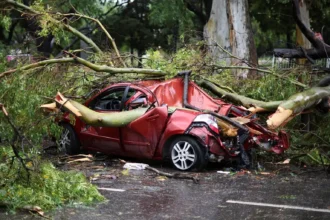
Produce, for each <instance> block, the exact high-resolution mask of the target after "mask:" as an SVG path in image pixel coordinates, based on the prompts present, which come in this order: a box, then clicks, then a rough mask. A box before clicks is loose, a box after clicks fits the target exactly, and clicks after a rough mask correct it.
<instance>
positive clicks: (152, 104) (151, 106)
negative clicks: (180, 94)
mask: <svg viewBox="0 0 330 220" xmlns="http://www.w3.org/2000/svg"><path fill="white" fill-rule="evenodd" d="M156 103H157V101H154V102H153V103H151V105H150V106H149V107H148V108H147V110H146V112H148V111H149V110H150V109H152V108H155V107H156V105H155V104H156Z"/></svg>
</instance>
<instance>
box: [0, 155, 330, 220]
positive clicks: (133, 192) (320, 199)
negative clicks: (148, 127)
mask: <svg viewBox="0 0 330 220" xmlns="http://www.w3.org/2000/svg"><path fill="white" fill-rule="evenodd" d="M134 162H137V161H134ZM148 163H150V162H148ZM150 164H151V165H152V166H153V167H156V168H157V169H159V170H162V171H165V172H171V173H173V172H176V171H175V170H174V169H173V168H171V166H169V165H167V164H161V163H155V162H153V163H150ZM122 166H123V164H122V163H120V162H119V160H118V159H105V160H101V161H94V162H81V163H76V164H71V165H64V166H61V168H62V169H75V170H80V171H82V172H84V173H85V174H86V175H87V177H88V178H89V179H90V180H91V181H92V183H94V184H95V185H97V186H98V187H99V188H110V190H117V191H106V190H104V189H103V190H100V192H101V193H102V194H103V195H104V196H105V197H106V198H107V201H106V202H104V203H101V204H95V205H94V206H90V207H81V206H79V207H77V206H66V207H63V208H59V209H56V210H54V211H52V212H50V213H46V215H47V216H50V217H51V218H52V219H58V220H66V219H72V220H90V219H93V220H97V219H100V220H103V219H104V220H105V219H171V220H172V219H228V220H230V219H290V220H295V219H297V220H298V219H299V220H301V219H330V179H329V177H328V175H327V174H326V172H325V171H323V170H320V169H312V170H309V169H308V170H307V169H305V170H302V169H297V168H295V167H292V166H289V165H274V164H272V165H270V166H271V167H272V169H271V170H269V169H268V170H266V171H264V172H263V173H260V172H255V171H251V172H234V173H231V174H219V173H217V172H216V171H217V170H223V169H224V168H223V167H222V166H219V165H211V166H209V167H208V169H207V170H205V171H204V172H200V173H189V175H193V176H195V177H198V178H199V183H194V181H192V180H181V179H180V180H179V179H172V178H166V177H164V176H160V175H157V174H155V173H154V172H152V171H150V170H130V171H125V170H124V169H123V168H122ZM36 218H40V217H37V216H34V215H31V214H27V213H20V212H18V213H17V214H15V215H11V214H6V210H1V211H0V219H15V220H16V219H27V220H29V219H36Z"/></svg>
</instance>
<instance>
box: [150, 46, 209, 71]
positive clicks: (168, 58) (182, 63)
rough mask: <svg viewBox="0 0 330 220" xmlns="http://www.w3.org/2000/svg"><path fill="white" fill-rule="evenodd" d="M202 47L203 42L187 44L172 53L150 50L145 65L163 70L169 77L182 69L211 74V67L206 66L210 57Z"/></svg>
mask: <svg viewBox="0 0 330 220" xmlns="http://www.w3.org/2000/svg"><path fill="white" fill-rule="evenodd" d="M201 48H202V44H201V43H197V44H195V45H190V46H188V45H187V47H185V48H181V49H179V50H178V51H177V52H176V53H174V54H171V55H168V54H166V53H165V52H163V51H161V50H149V51H147V57H148V59H147V60H146V61H145V63H144V66H145V67H148V68H152V69H160V70H163V71H165V72H167V73H168V77H173V76H175V75H176V74H177V73H178V72H179V71H182V70H192V71H193V73H196V74H204V75H205V74H210V73H211V72H210V69H209V68H207V67H206V66H204V64H205V63H206V62H208V61H209V60H210V59H209V57H208V56H206V55H205V54H204V53H203V52H202V50H201Z"/></svg>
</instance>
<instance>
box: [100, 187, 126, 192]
mask: <svg viewBox="0 0 330 220" xmlns="http://www.w3.org/2000/svg"><path fill="white" fill-rule="evenodd" d="M97 189H99V190H105V191H113V192H125V191H126V190H124V189H114V188H97Z"/></svg>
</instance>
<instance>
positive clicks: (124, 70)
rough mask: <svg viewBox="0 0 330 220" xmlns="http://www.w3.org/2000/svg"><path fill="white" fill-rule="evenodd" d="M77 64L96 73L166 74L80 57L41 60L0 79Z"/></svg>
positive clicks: (4, 73) (8, 72)
mask: <svg viewBox="0 0 330 220" xmlns="http://www.w3.org/2000/svg"><path fill="white" fill-rule="evenodd" d="M75 62H76V63H79V64H82V65H84V66H86V67H88V68H90V69H92V70H94V71H96V72H106V73H110V74H117V73H138V74H148V75H158V76H165V75H166V74H165V73H164V72H162V71H160V70H154V69H139V68H114V67H109V66H106V65H97V64H94V63H91V62H89V61H87V60H84V59H82V58H80V57H74V58H61V59H49V60H43V61H40V62H36V63H32V64H29V65H26V66H22V67H20V68H17V69H13V70H8V71H6V72H3V73H0V79H1V78H2V77H5V76H8V75H10V74H12V73H14V72H16V71H18V70H29V69H34V68H37V67H43V66H46V65H50V64H55V63H75Z"/></svg>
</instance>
